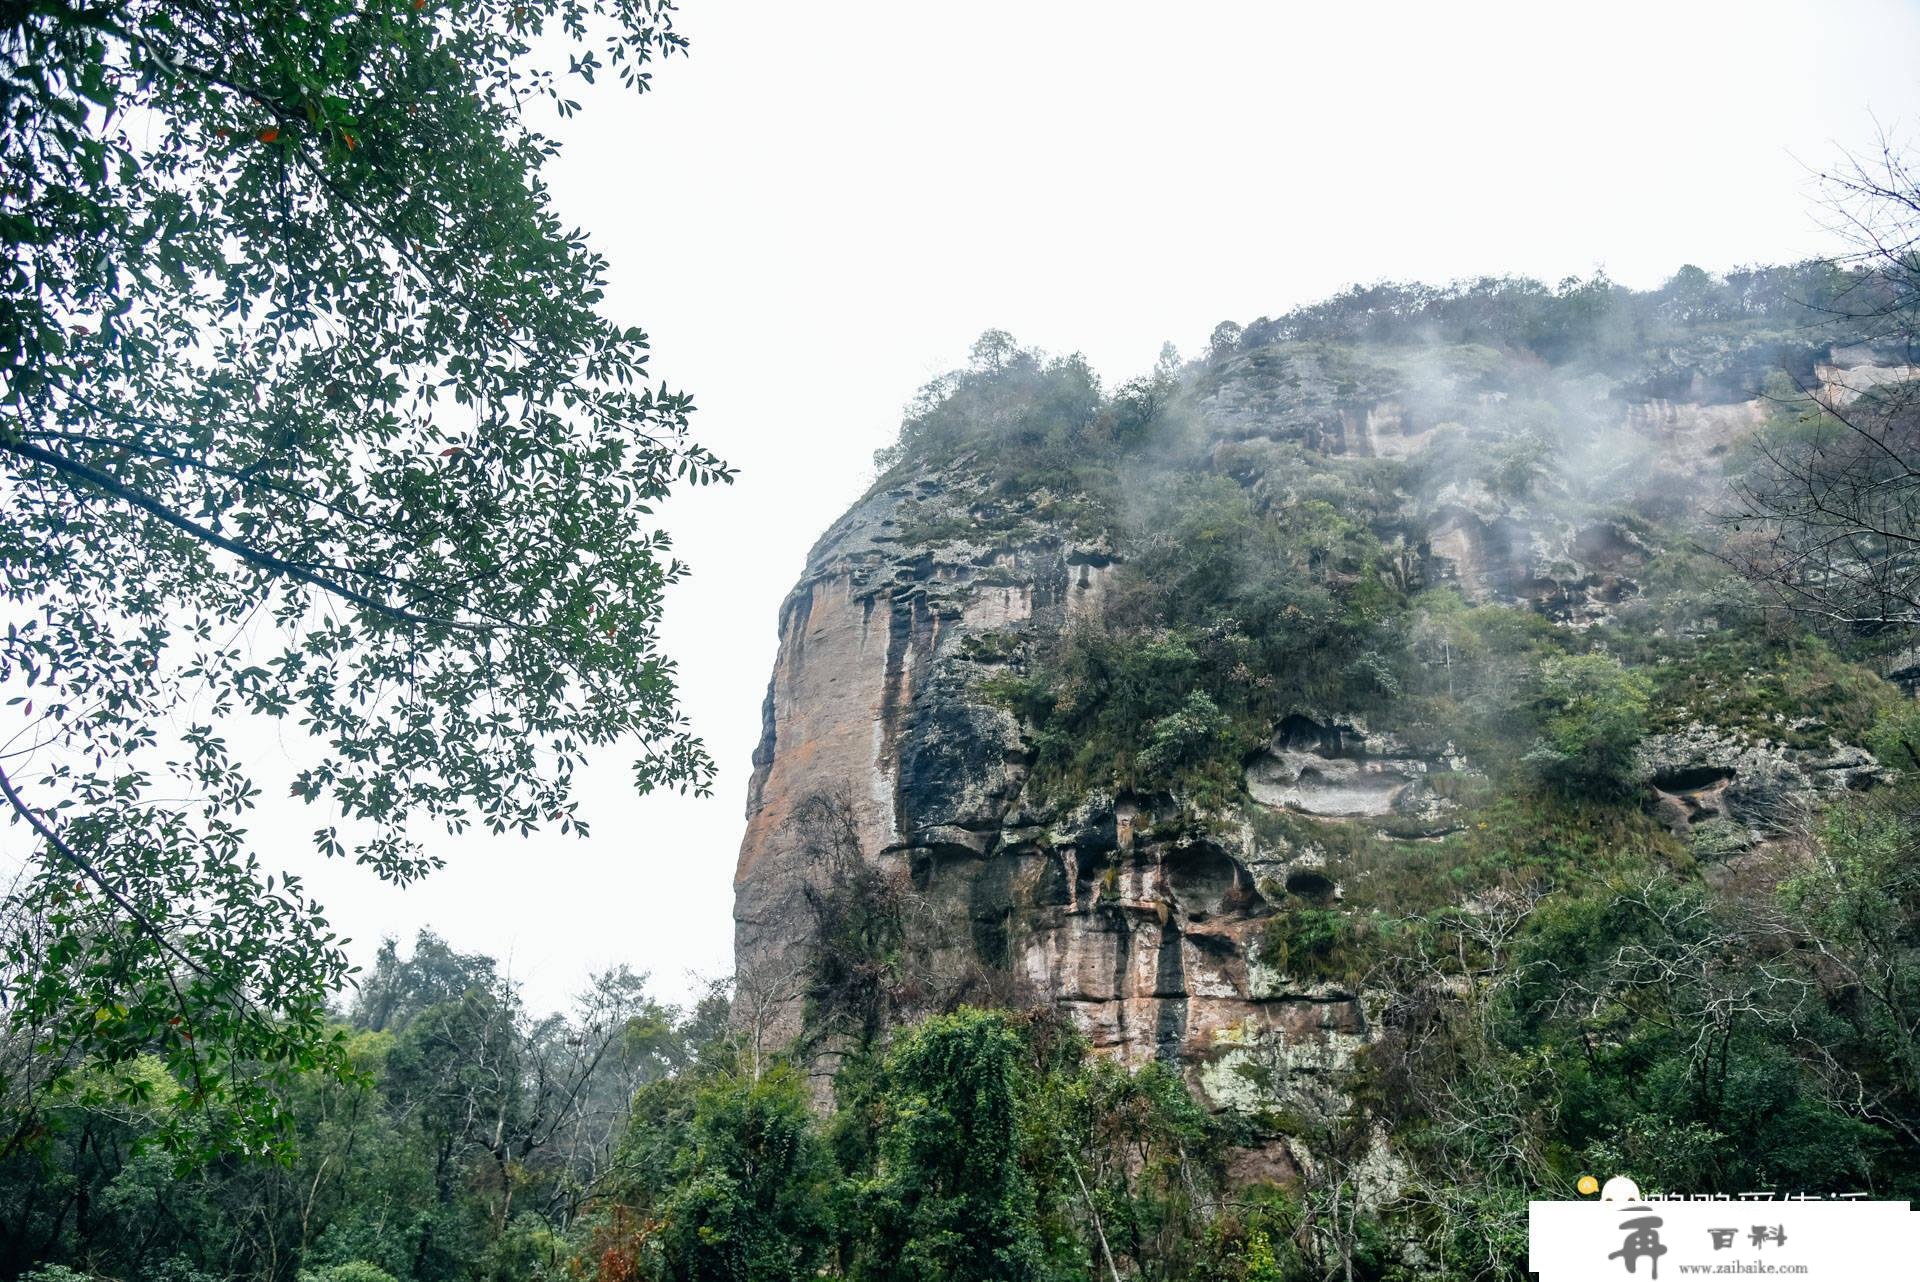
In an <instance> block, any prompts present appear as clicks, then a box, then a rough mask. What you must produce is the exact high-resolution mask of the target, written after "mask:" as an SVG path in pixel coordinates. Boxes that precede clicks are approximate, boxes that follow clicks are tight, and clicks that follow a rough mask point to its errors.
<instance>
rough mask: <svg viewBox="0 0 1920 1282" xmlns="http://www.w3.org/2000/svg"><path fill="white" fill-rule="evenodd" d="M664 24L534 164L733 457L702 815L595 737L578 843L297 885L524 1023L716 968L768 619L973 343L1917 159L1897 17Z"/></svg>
mask: <svg viewBox="0 0 1920 1282" xmlns="http://www.w3.org/2000/svg"><path fill="white" fill-rule="evenodd" d="M683 2H684V10H683V13H682V30H683V32H684V33H685V34H686V35H687V36H689V37H690V38H691V40H692V56H691V57H690V58H688V59H684V60H676V61H674V62H673V63H671V64H669V65H668V66H666V67H663V68H662V69H661V70H660V73H659V75H658V77H657V79H656V92H654V93H653V94H650V95H648V96H647V97H646V98H644V99H641V100H638V101H635V100H633V99H631V98H626V97H623V96H619V95H617V94H611V93H610V94H607V95H604V96H600V97H596V98H592V99H589V101H588V107H589V110H588V112H587V113H586V115H585V116H584V117H582V118H581V119H580V120H578V121H577V122H574V123H573V124H570V125H569V126H567V127H566V128H565V129H564V131H563V134H562V136H563V137H565V138H566V139H567V142H568V150H567V152H566V154H565V155H564V157H563V159H562V160H561V162H560V163H559V164H558V165H557V166H556V168H555V169H554V171H553V174H552V177H553V180H554V184H555V189H556V192H557V195H558V198H559V201H560V203H561V206H562V208H563V210H564V211H565V213H566V214H567V216H568V217H569V218H570V220H572V221H575V222H577V223H578V224H580V225H581V226H583V227H585V228H586V229H587V230H588V231H589V233H590V235H591V237H592V239H593V241H594V243H595V244H596V245H597V246H598V248H599V249H600V250H601V251H602V252H603V253H605V254H606V255H608V256H609V257H610V258H611V260H612V263H613V286H614V288H613V290H612V292H611V296H610V306H611V308H612V310H613V311H614V313H615V314H616V315H617V316H618V317H619V318H620V319H622V320H623V321H625V322H629V323H636V324H640V325H642V326H644V327H645V328H646V329H648V330H649V331H650V332H651V334H652V336H653V340H654V347H655V351H656V354H657V357H656V373H657V374H659V375H660V376H663V377H665V378H667V379H669V380H670V381H672V382H673V383H675V384H676V385H679V386H682V387H685V388H687V389H689V390H691V391H692V392H693V393H694V394H695V396H696V400H697V404H698V405H699V407H700V409H699V413H698V414H697V415H696V423H697V426H698V428H699V432H700V435H701V436H702V438H703V439H704V440H705V442H706V443H707V444H709V445H711V446H712V447H713V448H715V449H716V450H718V451H719V452H720V453H721V454H722V455H724V456H725V457H727V458H728V459H729V460H730V461H731V462H732V463H734V464H735V465H737V466H738V467H739V468H740V473H741V474H740V479H739V482H738V483H737V484H736V485H734V486H732V487H731V488H728V489H723V490H718V491H713V492H704V493H700V494H698V495H693V496H690V497H687V498H682V499H676V500H674V501H673V502H672V503H671V504H670V505H669V507H668V508H667V510H666V511H667V515H666V520H667V524H668V526H669V528H670V529H671V530H672V531H673V533H674V535H675V537H676V540H677V544H678V549H679V552H680V554H681V555H682V556H683V557H684V558H685V559H686V560H688V561H689V562H691V564H692V566H693V570H694V574H693V577H692V578H691V579H690V580H689V581H688V582H687V583H686V584H685V585H683V586H682V587H680V588H678V589H677V590H676V591H675V592H674V593H673V595H672V597H671V598H670V602H669V613H668V619H667V626H666V632H665V637H666V646H667V649H668V651H669V652H670V653H671V654H673V655H674V656H676V657H677V658H678V659H679V661H680V665H681V673H682V692H683V698H684V702H685V707H686V709H687V711H688V713H689V714H690V715H691V717H692V718H693V722H694V725H695V726H696V728H697V729H698V731H699V732H700V733H701V734H702V735H703V736H704V737H705V739H706V742H707V744H708V746H709V747H710V749H711V750H712V752H713V753H714V755H715V756H716V758H717V759H718V760H719V762H720V765H721V774H720V779H719V784H718V787H717V789H716V793H715V795H714V796H713V797H712V798H711V799H708V800H704V801H701V800H692V799H682V798H678V797H654V798H646V799H638V798H635V797H633V796H632V795H631V794H630V793H629V791H628V790H627V788H626V785H625V780H626V778H627V765H628V762H629V760H630V759H631V756H632V755H633V754H632V753H631V752H624V751H623V752H617V753H615V754H613V755H612V756H611V757H610V758H609V759H608V761H607V763H606V768H605V769H604V770H602V771H600V772H598V773H597V774H594V775H592V776H590V777H589V779H588V780H587V789H586V795H587V800H588V805H587V814H588V817H589V818H591V819H592V820H594V821H595V823H596V825H597V828H596V832H595V835H594V837H593V838H592V839H591V840H589V841H587V842H580V841H578V840H575V839H571V838H562V837H559V836H557V835H554V836H541V837H537V838H535V839H532V840H517V839H514V840H498V841H495V840H489V839H485V838H470V839H466V840H463V841H461V842H459V843H457V845H455V846H453V847H451V848H448V849H446V850H445V852H444V853H445V854H446V855H447V856H448V860H449V865H448V867H447V868H446V869H445V870H444V871H442V872H440V873H438V874H436V875H435V876H433V877H431V878H429V879H428V880H427V881H426V882H424V883H423V884H421V885H418V886H416V887H413V888H411V889H408V890H406V891H396V890H392V889H389V888H385V887H383V886H381V885H379V884H378V883H377V882H373V881H372V880H371V879H370V878H367V877H365V876H364V875H362V874H360V873H359V872H357V871H356V870H353V869H349V868H334V869H330V870H326V871H325V872H324V873H322V874H321V875H319V876H316V877H315V878H314V879H313V882H312V884H313V885H314V886H315V887H316V888H317V889H318V890H319V891H320V892H321V894H322V896H323V898H325V899H326V900H327V901H328V903H329V905H330V906H331V907H332V908H333V909H334V919H335V921H336V922H337V923H339V924H341V925H343V926H344V927H345V928H346V929H347V931H348V932H349V933H351V934H353V935H355V936H356V937H357V938H358V939H359V940H360V941H361V945H362V949H361V955H362V956H363V957H364V956H365V955H366V953H367V952H368V951H370V949H371V946H372V944H373V943H374V942H375V941H377V939H378V938H379V936H380V935H382V934H383V933H396V934H400V935H403V936H406V935H411V934H412V933H413V931H414V930H415V929H417V928H418V927H420V926H422V925H428V926H431V927H432V928H434V929H435V930H437V931H439V932H440V933H441V934H442V935H444V936H445V937H447V938H448V939H450V940H451V941H453V942H454V943H455V944H456V945H457V946H459V947H463V948H467V949H478V950H486V951H490V952H493V953H496V954H498V955H500V956H502V957H507V958H510V960H511V965H512V969H513V971H514V973H515V974H516V975H517V976H518V977H519V978H521V979H522V980H523V981H524V982H525V983H526V985H527V991H528V995H529V997H530V998H531V999H532V1000H533V1001H534V1002H535V1003H536V1004H538V1005H543V1006H544V1005H554V1004H558V1003H560V1002H562V1001H563V1000H564V999H565V997H566V996H567V995H568V994H569V993H570V992H572V991H573V990H574V989H575V988H576V987H577V986H579V984H580V983H581V982H582V981H583V980H584V979H585V977H586V976H587V974H588V973H589V972H590V971H592V970H594V969H597V968H601V967H604V966H607V965H611V964H615V963H619V962H626V963H629V964H631V965H633V966H634V967H635V968H637V969H644V970H648V971H650V972H652V974H653V975H654V977H655V982H656V987H657V989H658V990H659V991H660V992H662V993H663V994H665V995H666V996H668V997H670V998H676V999H677V998H680V997H683V996H684V995H685V994H687V993H688V992H689V991H691V989H692V987H693V985H694V983H695V977H696V976H708V977H712V976H717V975H721V974H724V973H726V972H727V970H728V969H729V968H730V956H731V948H732V924H731V918H730V901H731V881H732V873H733V864H734V858H735V854H736V852H737V850H738V846H739V840H740V833H741V828H742V818H741V811H742V806H743V805H744V800H745V795H746V781H747V775H748V769H749V762H748V755H749V753H750V752H751V751H752V749H753V745H754V742H755V740H756V738H757V736H758V733H759V717H760V700H761V697H762V695H763V694H764V693H765V689H766V682H767V675H768V672H769V670H770V668H771V665H772V661H773V653H774V646H775V632H774V628H775V621H776V611H777V610H778V607H779V604H780V601H781V599H782V597H783V596H784V595H785V593H786V592H787V590H788V589H789V588H790V587H791V586H792V583H793V581H794V579H795V577H796V576H797V574H798V573H799V571H800V568H801V566H802V563H803V561H804V558H805V555H806V551H807V548H808V547H809V545H811V543H812V542H813V540H814V539H815V537H817V536H818V534H819V533H820V532H821V531H822V530H823V529H824V528H825V527H826V526H827V524H828V523H829V522H831V521H832V520H833V519H834V518H835V517H836V516H838V515H839V514H840V512H841V511H842V510H843V509H844V508H845V507H846V505H847V504H848V503H849V502H850V501H851V500H852V499H853V498H855V497H857V495H858V494H859V493H860V491H861V490H863V489H864V488H865V486H866V485H867V483H868V481H869V480H870V479H871V475H872V468H871V464H870V459H871V455H872V453H873V451H874V450H875V449H876V448H877V447H879V446H881V445H884V444H886V443H887V442H888V441H889V440H890V439H891V437H892V435H893V431H894V428H895V426H896V424H897V422H898V419H899V412H900V409H901V407H902V405H903V404H904V403H905V402H906V401H907V399H908V398H909V397H910V396H911V395H912V393H913V392H914V390H915V389H916V388H917V387H918V386H919V385H920V384H922V383H924V382H925V381H926V380H928V379H929V378H931V377H933V376H934V375H936V374H938V373H940V372H941V371H943V370H945V369H947V368H950V367H952V366H954V365H956V364H958V363H960V362H961V361H962V360H963V359H964V357H965V353H966V350H967V347H968V345H969V344H970V343H971V341H972V340H973V338H974V337H975V336H976V335H977V334H978V333H979V332H980V331H981V330H982V329H984V328H987V327H990V326H997V327H1001V328H1005V329H1008V330H1011V331H1012V332H1013V333H1014V334H1016V335H1017V336H1018V337H1019V338H1020V339H1021V340H1022V341H1024V342H1027V343H1029V344H1036V345H1039V346H1042V347H1045V348H1047V349H1049V350H1053V351H1072V350H1079V351H1083V352H1085V353H1086V354H1087V355H1088V357H1089V358H1090V359H1091V360H1092V361H1093V363H1094V365H1095V366H1096V367H1097V368H1098V369H1099V370H1100V371H1101V373H1102V374H1103V375H1104V376H1105V377H1106V378H1108V379H1109V380H1110V381H1115V380H1118V379H1121V378H1125V377H1128V376H1130V375H1132V374H1136V373H1140V372H1143V371H1144V370H1145V369H1146V368H1147V367H1148V366H1150V365H1151V364H1152V362H1153V359H1154V357H1155V355H1156V354H1157V353H1158V351H1159V348H1160V345H1161V343H1162V342H1164V341H1167V340H1172V341H1173V342H1174V343H1176V344H1177V345H1178V346H1179V347H1180V349H1181V350H1182V351H1183V352H1186V353H1188V354H1192V353H1195V352H1197V351H1198V350H1199V349H1200V348H1201V347H1202V346H1203V345H1204V343H1205V340H1206V336H1207V334H1208V332H1209V331H1210V330H1211V329H1212V327H1213V326H1214V325H1215V324H1216V323H1217V322H1219V321H1220V320H1223V319H1229V318H1231V319H1236V320H1240V321H1246V320H1250V319H1252V318H1253V317H1255V316H1258V315H1262V314H1276V313H1279V312H1281V311H1284V310H1286V309H1287V308H1288V307H1290V306H1293V305H1295V304H1298V303H1302V302H1308V301H1311V300H1313V299H1315V298H1318V297H1321V296H1324V295H1326V294H1328V293H1330V292H1332V291H1335V290H1337V289H1340V288H1342V287H1343V286H1345V285H1347V284H1350V283H1353V282H1357V281H1374V280H1379V279H1382V278H1395V279H1415V278H1418V279H1425V280H1431V281H1438V280H1446V279H1451V278H1455V277H1460V276H1468V275H1479V274H1486V273H1491V274H1500V273H1516V274H1528V275H1534V276H1538V277H1542V278H1544V279H1547V280H1558V279H1559V278H1561V277H1563V276H1566V275H1568V274H1570V273H1579V274H1583V275H1584V274H1587V273H1590V272H1591V271H1593V270H1594V269H1595V268H1596V267H1604V268H1605V269H1606V271H1607V272H1608V273H1609V274H1610V275H1611V276H1613V277H1614V278H1615V279H1616V280H1619V281H1622V282H1624V283H1627V284H1630V285H1634V286H1652V285H1657V284H1658V283H1660V282H1661V281H1662V280H1663V279H1665V278H1666V277H1667V276H1668V275H1670V274H1671V273H1672V272H1673V270H1674V269H1675V268H1676V267H1678V266H1680V265H1681V264H1682V263H1686V262H1692V263H1696V264H1698V265H1700V266H1702V267H1706V268H1709V269H1723V268H1726V267H1730V266H1734V265H1738V264H1743V263H1754V262H1774V261H1783V260H1790V259H1796V258H1801V257H1805V256H1809V255H1812V254H1816V253H1819V252H1822V251H1823V250H1825V249H1828V248H1830V246H1829V242H1827V241H1826V240H1825V239H1824V238H1823V236H1822V234H1821V232H1820V230H1819V226H1818V224H1817V222H1816V220H1815V218H1814V216H1813V210H1812V206H1811V204H1810V191H1809V186H1808V181H1807V175H1808V169H1809V168H1810V167H1817V166H1819V165H1821V164H1824V163H1827V162H1829V161H1830V160H1831V159H1832V158H1833V157H1834V156H1835V155H1836V152H1837V148H1839V147H1841V146H1851V147H1856V148H1857V147H1861V146H1864V145H1867V144H1870V143H1871V142H1872V140H1873V137H1874V132H1875V120H1876V118H1877V119H1878V120H1879V121H1880V122H1883V123H1885V124H1887V125H1889V126H1897V127H1904V129H1905V130H1906V132H1907V133H1908V135H1909V136H1911V137H1915V138H1916V139H1920V58H1916V56H1915V55H1916V54H1917V53H1920V4H1915V3H1839V2H1833V0H1829V2H1826V3H1818V4H1813V3H1807V4H1765V3H1752V2H1748V3H1728V4H1705V3H1693V4H1687V3H1675V2H1673V0H1668V2H1667V3H1664V4H1626V3H1611V4H1587V5H1579V6H1572V5H1554V4H1540V3H1537V2H1536V3H1528V4H1516V5H1500V6H1494V5H1465V4H1445V3H1426V4H1408V5H1379V4H1361V3H1338V4H1315V5H1311V6H1308V5H1295V4H1280V3H1269V4H1212V3H1200V2H1198V0H1188V2H1187V3H1184V4H1179V5H1167V4H1150V5H1149V4H1129V3H1117V2H1116V0H1102V2H1100V3H1052V2H1049V0H1021V2H1019V3H995V2H990V0H969V2H968V3H964V4H962V3H945V4H933V3H902V0H880V2H872V0H858V2H844V3H838V4H831V5H802V4H794V3H791V2H790V0H789V2H787V3H776V2H774V0H683ZM258 768H259V769H260V770H261V772H262V774H263V775H268V776H270V775H271V773H272V763H267V762H262V763H258ZM266 792H267V795H269V796H273V795H275V793H276V790H275V788H273V787H271V786H268V787H267V788H266ZM292 820H293V824H294V826H293V827H291V828H290V831H291V832H292V833H295V834H304V833H305V832H306V831H307V830H308V829H309V828H310V827H311V826H312V825H311V822H310V821H309V818H308V817H307V816H301V815H295V816H293V817H292ZM303 840H304V837H301V836H296V837H294V838H293V840H292V842H290V843H289V846H290V847H291V848H295V849H297V845H298V843H299V842H301V841H303Z"/></svg>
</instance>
